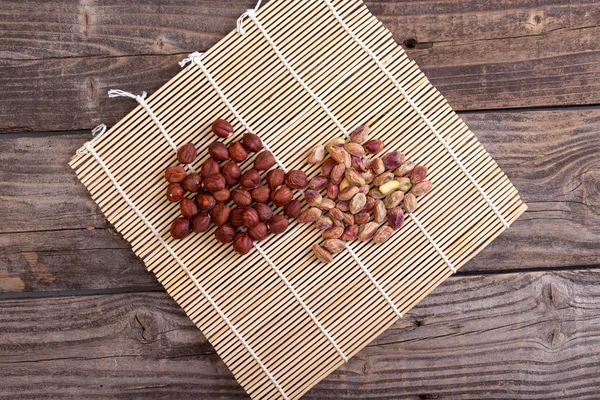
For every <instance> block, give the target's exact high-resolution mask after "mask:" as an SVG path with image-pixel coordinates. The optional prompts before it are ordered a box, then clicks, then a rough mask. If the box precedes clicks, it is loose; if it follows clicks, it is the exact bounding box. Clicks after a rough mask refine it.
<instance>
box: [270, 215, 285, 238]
mask: <svg viewBox="0 0 600 400" xmlns="http://www.w3.org/2000/svg"><path fill="white" fill-rule="evenodd" d="M289 223H290V222H289V221H288V219H287V218H286V217H284V216H283V215H276V216H274V217H273V218H271V219H270V220H269V230H270V231H271V232H272V233H275V234H279V233H283V232H285V230H286V229H287V227H288V225H289Z"/></svg>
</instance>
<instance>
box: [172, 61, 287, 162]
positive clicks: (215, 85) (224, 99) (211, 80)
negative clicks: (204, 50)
mask: <svg viewBox="0 0 600 400" xmlns="http://www.w3.org/2000/svg"><path fill="white" fill-rule="evenodd" d="M201 56H202V54H200V53H199V52H197V51H195V52H193V53H191V54H190V55H189V56H188V57H187V58H184V59H183V60H181V61H180V62H179V65H180V66H181V67H182V68H183V67H185V65H186V64H187V63H190V66H189V67H188V70H189V69H190V68H191V67H192V65H194V64H196V65H197V66H198V67H199V68H200V69H201V70H202V72H203V73H204V75H206V78H207V79H208V82H209V83H210V84H211V85H212V87H213V88H214V89H215V91H216V92H217V94H218V95H219V97H220V98H221V101H222V102H223V103H225V105H226V106H227V108H229V110H230V111H231V113H232V114H233V116H234V117H235V118H237V120H238V121H240V123H241V124H242V125H243V126H244V128H245V129H246V130H247V131H248V132H253V130H252V128H251V127H250V125H248V123H247V122H246V120H245V119H244V118H242V116H241V115H240V114H239V113H238V112H237V110H236V109H235V107H234V106H233V104H231V103H230V102H229V99H228V98H227V96H225V93H223V91H222V90H221V88H220V87H219V84H218V83H217V82H216V81H215V80H214V78H213V77H212V75H211V73H210V71H209V70H208V69H207V68H206V65H204V63H203V62H202V57H201ZM261 142H262V144H263V147H264V148H265V150H267V151H268V152H270V153H271V154H273V157H274V158H275V162H276V163H277V165H278V166H279V168H281V169H282V170H283V171H284V172H287V169H286V168H285V166H284V165H283V164H282V163H281V161H279V159H278V158H277V157H275V154H274V153H273V152H272V151H271V149H270V148H269V146H267V144H266V143H265V142H264V141H262V140H261Z"/></svg>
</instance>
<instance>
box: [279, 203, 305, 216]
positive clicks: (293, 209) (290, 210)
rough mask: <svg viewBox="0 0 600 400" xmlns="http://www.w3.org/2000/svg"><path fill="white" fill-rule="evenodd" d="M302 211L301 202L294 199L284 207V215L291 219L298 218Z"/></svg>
mask: <svg viewBox="0 0 600 400" xmlns="http://www.w3.org/2000/svg"><path fill="white" fill-rule="evenodd" d="M300 211H302V203H300V200H297V199H294V200H292V201H290V202H289V203H287V204H286V205H285V207H283V213H284V214H285V215H287V216H288V217H289V218H296V217H297V216H298V215H299V214H300Z"/></svg>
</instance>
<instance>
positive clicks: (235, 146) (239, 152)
mask: <svg viewBox="0 0 600 400" xmlns="http://www.w3.org/2000/svg"><path fill="white" fill-rule="evenodd" d="M228 151H229V157H230V158H231V159H232V160H233V161H235V162H237V163H241V162H243V161H244V160H245V159H246V158H248V152H247V151H246V149H245V148H244V146H242V144H241V143H240V142H233V143H231V144H230V145H229V148H228Z"/></svg>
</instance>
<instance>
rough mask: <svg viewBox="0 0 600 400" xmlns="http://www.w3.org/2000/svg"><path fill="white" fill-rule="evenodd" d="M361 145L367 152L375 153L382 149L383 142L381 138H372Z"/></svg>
mask: <svg viewBox="0 0 600 400" xmlns="http://www.w3.org/2000/svg"><path fill="white" fill-rule="evenodd" d="M363 147H364V148H365V150H366V151H367V153H369V154H377V153H381V152H382V151H383V142H382V141H381V140H377V139H372V140H369V141H368V142H366V143H365V144H363Z"/></svg>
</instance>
